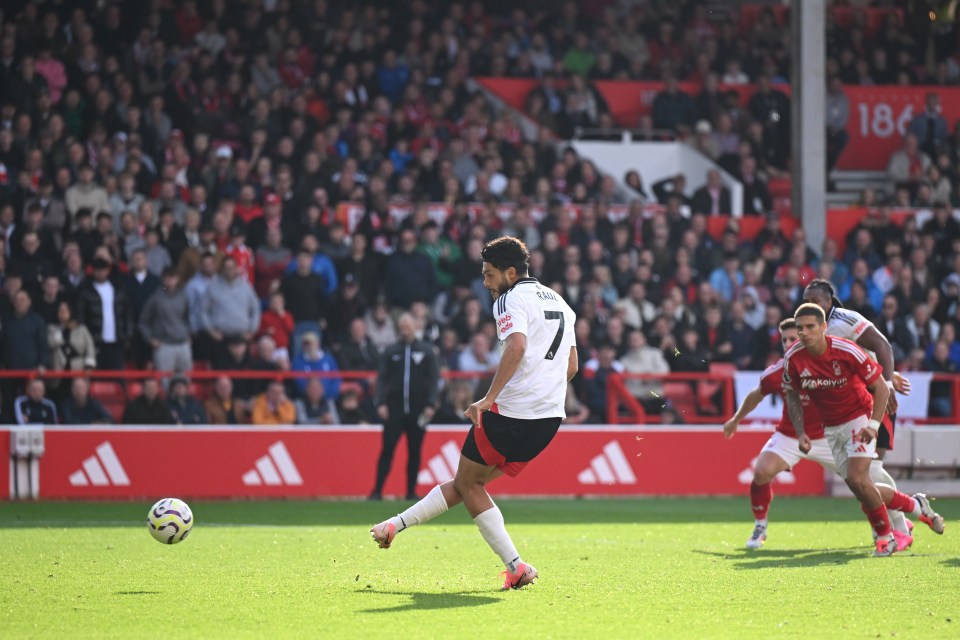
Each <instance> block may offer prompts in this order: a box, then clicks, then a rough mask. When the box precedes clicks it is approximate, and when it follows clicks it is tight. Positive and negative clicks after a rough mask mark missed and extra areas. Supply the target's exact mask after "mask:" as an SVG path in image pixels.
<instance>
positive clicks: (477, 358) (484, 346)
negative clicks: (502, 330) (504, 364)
mask: <svg viewBox="0 0 960 640" xmlns="http://www.w3.org/2000/svg"><path fill="white" fill-rule="evenodd" d="M499 364H500V354H499V352H497V351H492V350H491V349H490V339H489V338H488V337H487V335H486V334H484V333H477V334H475V335H473V336H472V337H471V338H470V346H469V347H468V348H465V349H463V350H461V351H460V355H459V356H458V358H457V370H458V371H465V372H471V373H493V372H494V371H496V369H497V366H498V365H499Z"/></svg>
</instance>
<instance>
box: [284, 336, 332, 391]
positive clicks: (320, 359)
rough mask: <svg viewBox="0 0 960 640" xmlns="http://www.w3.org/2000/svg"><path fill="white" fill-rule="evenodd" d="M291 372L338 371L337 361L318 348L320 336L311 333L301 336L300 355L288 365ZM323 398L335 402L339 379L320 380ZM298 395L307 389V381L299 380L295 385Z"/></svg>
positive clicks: (304, 379)
mask: <svg viewBox="0 0 960 640" xmlns="http://www.w3.org/2000/svg"><path fill="white" fill-rule="evenodd" d="M290 370H291V371H328V372H334V371H339V370H340V369H339V367H338V366H337V360H336V358H334V357H333V356H332V355H331V354H329V353H326V352H325V351H324V350H323V349H321V348H320V336H319V335H318V334H316V333H313V332H307V333H305V334H303V337H302V338H301V349H300V353H299V354H297V355H296V356H295V357H294V358H293V360H292V361H291V363H290ZM322 380H323V388H324V396H325V397H327V398H329V399H330V400H333V401H336V399H337V398H338V397H339V396H340V379H339V378H335V377H334V378H322ZM296 387H297V390H298V392H299V395H303V393H304V391H305V390H306V387H307V379H306V378H299V379H297V384H296Z"/></svg>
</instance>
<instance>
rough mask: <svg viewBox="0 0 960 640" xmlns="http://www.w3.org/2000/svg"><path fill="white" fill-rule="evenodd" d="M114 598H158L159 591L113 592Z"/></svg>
mask: <svg viewBox="0 0 960 640" xmlns="http://www.w3.org/2000/svg"><path fill="white" fill-rule="evenodd" d="M113 595H115V596H158V595H160V592H159V591H114V592H113Z"/></svg>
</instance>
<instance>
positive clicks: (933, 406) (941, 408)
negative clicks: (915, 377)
mask: <svg viewBox="0 0 960 640" xmlns="http://www.w3.org/2000/svg"><path fill="white" fill-rule="evenodd" d="M932 347H933V352H932V353H931V355H929V356H928V357H927V358H926V360H925V361H924V363H923V367H924V369H926V370H927V371H933V372H934V373H947V374H955V373H957V372H958V371H960V367H957V365H956V363H955V362H953V360H951V359H950V350H951V349H950V348H951V345H950V343H949V342H948V341H947V340H937V341H936V342H935V343H934V344H933V345H932ZM953 409H954V406H953V388H952V384H951V382H950V381H949V380H933V381H932V382H931V383H930V401H929V412H930V417H946V416H952V415H953Z"/></svg>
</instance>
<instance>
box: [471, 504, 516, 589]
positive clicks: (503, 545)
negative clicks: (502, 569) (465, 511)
mask: <svg viewBox="0 0 960 640" xmlns="http://www.w3.org/2000/svg"><path fill="white" fill-rule="evenodd" d="M473 521H474V522H475V523H476V525H477V528H478V529H480V535H482V536H483V539H484V540H486V541H487V544H488V545H490V548H491V549H493V552H494V553H496V554H497V555H498V556H500V560H502V561H503V564H504V566H506V567H507V571H509V572H510V573H516V572H517V566H518V565H519V564H520V554H519V553H517V548H516V547H515V546H513V541H512V540H510V534H508V533H507V530H506V528H505V527H504V526H503V514H502V513H500V509H499V507H497V505H493V508H492V509H487V510H486V511H484V512H483V513H481V514H480V515H478V516H477V517H476V518H474V519H473Z"/></svg>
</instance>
